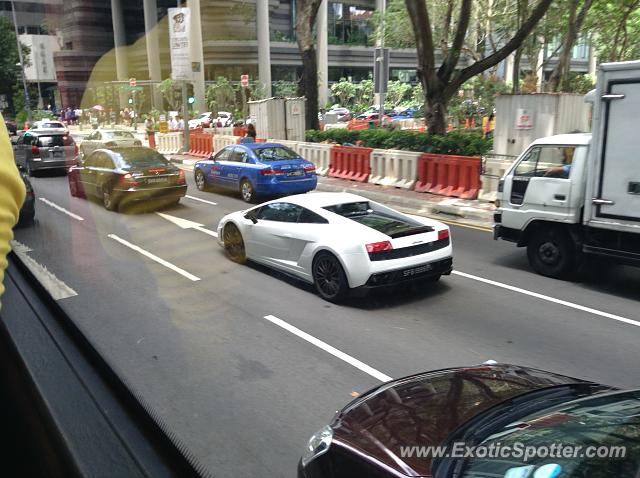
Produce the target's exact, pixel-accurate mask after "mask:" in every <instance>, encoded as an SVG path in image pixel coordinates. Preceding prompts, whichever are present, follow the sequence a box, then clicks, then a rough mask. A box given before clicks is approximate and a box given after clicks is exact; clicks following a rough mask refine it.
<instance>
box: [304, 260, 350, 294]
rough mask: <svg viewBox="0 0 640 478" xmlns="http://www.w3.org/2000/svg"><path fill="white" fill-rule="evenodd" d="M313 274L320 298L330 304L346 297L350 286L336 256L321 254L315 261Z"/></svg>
mask: <svg viewBox="0 0 640 478" xmlns="http://www.w3.org/2000/svg"><path fill="white" fill-rule="evenodd" d="M312 272H313V283H314V284H315V286H316V290H317V291H318V294H320V297H322V298H323V299H325V300H328V301H330V302H338V301H340V300H341V299H344V298H345V297H346V295H347V293H348V292H349V284H348V283H347V276H346V275H345V273H344V269H343V268H342V265H341V264H340V261H339V260H338V258H337V257H336V256H334V255H333V254H330V253H328V252H321V253H320V254H318V256H317V257H316V258H315V259H314V261H313V270H312Z"/></svg>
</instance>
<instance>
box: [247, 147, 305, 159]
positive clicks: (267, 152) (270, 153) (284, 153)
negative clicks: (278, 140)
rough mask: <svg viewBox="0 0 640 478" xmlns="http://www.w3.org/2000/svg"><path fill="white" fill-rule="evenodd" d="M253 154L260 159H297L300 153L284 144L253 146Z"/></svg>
mask: <svg viewBox="0 0 640 478" xmlns="http://www.w3.org/2000/svg"><path fill="white" fill-rule="evenodd" d="M253 152H254V154H255V155H256V156H257V157H258V158H259V159H260V161H265V162H269V161H281V160H285V159H299V158H300V155H299V154H298V153H296V152H295V151H293V150H291V149H289V148H287V147H286V146H268V147H265V148H253Z"/></svg>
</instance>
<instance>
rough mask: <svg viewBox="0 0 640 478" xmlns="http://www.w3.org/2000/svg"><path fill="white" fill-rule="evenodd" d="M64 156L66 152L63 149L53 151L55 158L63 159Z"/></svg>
mask: <svg viewBox="0 0 640 478" xmlns="http://www.w3.org/2000/svg"><path fill="white" fill-rule="evenodd" d="M62 158H64V154H63V152H62V151H54V152H53V159H62Z"/></svg>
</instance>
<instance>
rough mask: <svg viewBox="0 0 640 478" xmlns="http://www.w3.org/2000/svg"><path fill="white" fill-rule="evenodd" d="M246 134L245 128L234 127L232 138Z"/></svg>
mask: <svg viewBox="0 0 640 478" xmlns="http://www.w3.org/2000/svg"><path fill="white" fill-rule="evenodd" d="M245 134H247V128H246V127H245V126H234V128H233V136H244V135H245Z"/></svg>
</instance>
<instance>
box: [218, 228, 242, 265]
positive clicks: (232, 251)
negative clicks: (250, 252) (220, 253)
mask: <svg viewBox="0 0 640 478" xmlns="http://www.w3.org/2000/svg"><path fill="white" fill-rule="evenodd" d="M222 240H223V241H224V250H225V252H226V253H227V255H228V256H229V259H231V260H232V261H233V262H237V263H238V264H244V263H245V262H246V260H247V256H246V254H245V250H244V240H243V239H242V234H241V233H240V231H239V230H238V227H237V226H236V225H235V224H227V225H226V226H225V227H224V232H223V233H222Z"/></svg>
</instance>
